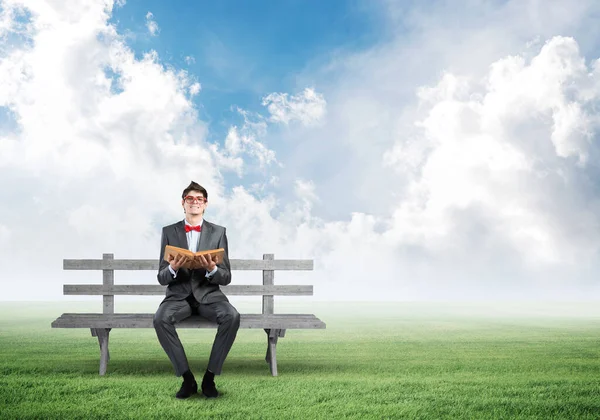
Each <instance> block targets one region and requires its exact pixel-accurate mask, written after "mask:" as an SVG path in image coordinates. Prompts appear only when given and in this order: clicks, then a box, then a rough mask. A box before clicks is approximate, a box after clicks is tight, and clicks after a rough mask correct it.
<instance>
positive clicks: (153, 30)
mask: <svg viewBox="0 0 600 420" xmlns="http://www.w3.org/2000/svg"><path fill="white" fill-rule="evenodd" d="M146 28H148V32H150V35H152V36H156V35H157V34H158V32H160V28H159V27H158V23H156V21H155V20H154V15H153V14H152V13H151V12H148V13H146Z"/></svg>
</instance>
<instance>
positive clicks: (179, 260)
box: [169, 254, 189, 271]
mask: <svg viewBox="0 0 600 420" xmlns="http://www.w3.org/2000/svg"><path fill="white" fill-rule="evenodd" d="M169 257H170V258H169V264H170V265H171V268H172V269H173V270H174V271H177V270H179V269H180V268H181V266H182V265H183V264H185V263H186V262H188V261H189V258H188V257H186V256H185V255H182V254H179V255H177V256H176V257H173V256H172V255H170V256H169Z"/></svg>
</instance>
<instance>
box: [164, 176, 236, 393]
mask: <svg viewBox="0 0 600 420" xmlns="http://www.w3.org/2000/svg"><path fill="white" fill-rule="evenodd" d="M181 198H182V200H181V205H182V207H183V212H184V213H185V219H184V220H181V221H179V222H177V223H174V224H172V225H169V226H165V227H164V228H163V230H162V239H161V244H160V260H159V261H160V266H159V269H158V275H157V278H158V282H159V283H160V284H162V285H165V286H167V291H166V297H165V299H164V300H163V301H162V302H161V304H160V306H159V308H158V310H157V311H156V314H154V329H155V330H156V335H157V336H158V340H159V341H160V344H161V346H162V347H163V349H164V350H165V352H166V353H167V355H168V356H169V359H170V360H171V363H172V364H173V367H174V368H175V374H176V375H177V376H183V384H182V385H181V389H180V390H179V391H178V392H177V394H176V397H177V398H188V397H189V396H191V395H192V394H195V393H196V392H198V385H197V383H196V380H195V378H194V375H193V374H192V372H191V370H190V368H189V365H188V361H187V357H186V355H185V351H184V350H183V346H182V344H181V341H180V340H179V337H178V335H177V331H176V330H175V324H176V323H177V322H180V321H182V320H184V319H186V318H187V317H189V316H190V315H192V314H198V315H200V316H202V317H204V318H206V319H208V320H210V321H214V322H217V324H218V329H217V335H216V336H215V340H214V343H213V346H212V351H211V353H210V359H209V362H208V368H207V369H206V373H205V374H204V378H203V379H202V393H203V394H204V395H205V396H207V397H209V398H214V397H217V396H218V395H219V393H218V391H217V388H216V386H215V382H214V376H215V375H220V374H221V368H222V366H223V362H224V361H225V358H226V357H227V354H228V353H229V350H230V349H231V346H232V344H233V341H234V340H235V336H236V334H237V331H238V328H239V326H240V314H239V313H238V311H237V310H236V309H235V308H234V307H233V306H232V305H231V303H229V300H228V299H227V297H226V296H225V295H224V294H223V292H221V290H220V287H219V286H220V285H221V286H226V285H228V284H229V283H230V282H231V270H230V264H229V254H228V247H227V235H226V234H225V228H224V227H223V226H219V225H215V224H213V223H210V222H207V221H206V220H204V218H203V216H204V210H205V209H206V206H207V204H208V193H207V191H206V189H204V187H202V186H201V185H199V184H197V183H195V182H194V181H192V182H191V184H190V185H189V186H188V187H187V188H186V189H185V190H183V194H182V196H181ZM166 245H173V246H177V247H180V248H186V249H189V250H190V251H193V252H196V251H202V250H207V249H216V248H224V249H225V255H224V257H223V260H222V261H219V262H218V264H217V263H216V262H215V261H214V260H213V259H211V257H210V256H208V257H196V258H197V259H198V262H199V263H200V265H201V267H202V268H199V269H187V268H184V267H182V265H183V264H185V262H186V261H188V258H187V257H185V256H178V257H176V258H172V259H171V261H169V262H167V261H165V260H164V259H163V258H164V252H165V246H166Z"/></svg>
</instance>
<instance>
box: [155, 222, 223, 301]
mask: <svg viewBox="0 0 600 420" xmlns="http://www.w3.org/2000/svg"><path fill="white" fill-rule="evenodd" d="M184 225H185V223H184V221H183V220H181V221H179V222H177V223H174V224H172V225H169V226H165V227H163V230H162V238H161V241H160V260H159V268H158V275H157V278H158V282H159V283H160V284H162V285H164V286H167V292H166V297H165V299H164V300H163V302H165V301H168V300H184V299H185V298H186V297H188V296H189V295H190V294H191V293H193V294H194V297H195V298H196V300H197V301H198V302H200V303H213V302H220V301H229V300H228V299H227V297H226V296H225V295H224V294H223V292H221V289H220V287H219V285H222V286H226V285H228V284H229V283H231V266H230V264H229V249H228V247H227V235H226V234H225V228H224V227H223V226H219V225H215V224H213V223H210V222H207V221H206V220H204V221H203V223H202V232H201V234H200V244H199V245H198V251H203V250H207V249H216V248H225V255H224V256H223V261H221V262H220V263H219V264H217V272H216V273H215V274H213V275H212V276H211V277H210V279H207V278H206V270H204V269H195V270H190V269H188V268H180V269H179V270H178V271H177V277H175V278H173V275H172V274H171V271H170V270H169V263H168V262H167V261H165V260H164V256H165V246H166V245H173V246H177V247H179V248H185V249H189V247H188V243H187V237H186V235H185V228H184Z"/></svg>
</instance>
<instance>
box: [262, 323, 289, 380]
mask: <svg viewBox="0 0 600 420" xmlns="http://www.w3.org/2000/svg"><path fill="white" fill-rule="evenodd" d="M265 332H266V333H267V355H266V356H265V361H266V362H267V363H268V364H269V369H270V371H271V375H273V376H277V351H276V350H277V339H278V338H279V337H284V336H285V330H278V329H268V328H265Z"/></svg>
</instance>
